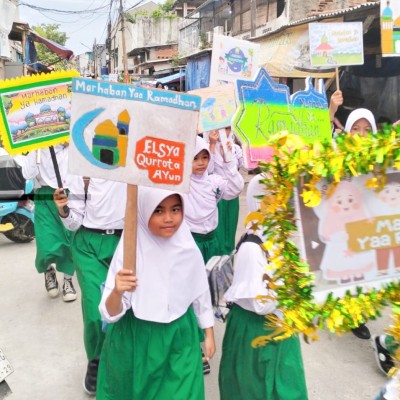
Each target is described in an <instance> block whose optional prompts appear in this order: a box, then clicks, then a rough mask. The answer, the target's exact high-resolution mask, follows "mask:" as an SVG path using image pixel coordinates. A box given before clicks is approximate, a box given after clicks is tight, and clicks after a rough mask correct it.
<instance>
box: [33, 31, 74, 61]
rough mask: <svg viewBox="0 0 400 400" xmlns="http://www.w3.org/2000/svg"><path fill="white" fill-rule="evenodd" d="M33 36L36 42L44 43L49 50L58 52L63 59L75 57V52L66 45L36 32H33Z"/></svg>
mask: <svg viewBox="0 0 400 400" xmlns="http://www.w3.org/2000/svg"><path fill="white" fill-rule="evenodd" d="M31 36H32V39H33V40H34V41H35V42H39V43H43V44H44V45H45V46H46V47H47V48H48V49H49V50H51V51H52V52H54V53H56V54H57V55H58V56H59V57H60V58H61V59H62V60H71V59H72V58H73V57H74V52H73V51H72V50H69V49H67V48H66V47H64V46H61V44H58V43H56V42H53V41H52V40H50V39H47V38H44V37H42V36H39V35H38V34H37V33H36V32H31Z"/></svg>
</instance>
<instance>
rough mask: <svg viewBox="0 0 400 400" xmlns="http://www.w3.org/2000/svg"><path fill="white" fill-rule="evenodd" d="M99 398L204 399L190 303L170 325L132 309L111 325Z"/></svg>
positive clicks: (125, 399)
mask: <svg viewBox="0 0 400 400" xmlns="http://www.w3.org/2000/svg"><path fill="white" fill-rule="evenodd" d="M96 399H97V400H202V399H204V378H203V366H202V361H201V350H200V346H199V337H198V329H197V322H196V317H195V315H194V312H193V310H192V308H189V310H188V311H187V312H186V313H185V314H184V315H183V316H182V317H180V318H178V319H177V320H175V321H173V322H170V323H168V324H161V323H157V322H150V321H144V320H140V319H138V318H136V317H135V316H134V315H133V313H132V311H129V312H127V313H126V314H125V315H124V316H123V317H122V318H121V320H119V321H118V322H116V323H114V324H109V325H108V326H107V333H106V341H105V342H104V346H103V351H102V354H101V358H100V365H99V372H98V381H97V397H96Z"/></svg>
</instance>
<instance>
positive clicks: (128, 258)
mask: <svg viewBox="0 0 400 400" xmlns="http://www.w3.org/2000/svg"><path fill="white" fill-rule="evenodd" d="M127 186H128V187H127V196H126V210H125V227H124V264H123V266H124V268H125V269H130V270H132V271H133V274H134V275H136V237H137V211H138V210H137V195H138V188H137V185H127Z"/></svg>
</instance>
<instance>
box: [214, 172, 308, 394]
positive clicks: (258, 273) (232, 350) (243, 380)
mask: <svg viewBox="0 0 400 400" xmlns="http://www.w3.org/2000/svg"><path fill="white" fill-rule="evenodd" d="M263 178H264V177H263V175H262V174H259V175H256V176H255V177H254V178H253V179H252V180H251V181H250V183H249V186H248V189H247V206H248V210H249V212H253V211H257V210H258V209H259V207H260V206H259V205H260V201H261V200H260V199H258V198H256V197H255V196H259V195H264V196H265V195H266V193H265V189H264V187H263V185H262V184H261V183H260V180H261V179H263ZM247 233H248V234H252V235H253V236H254V235H257V236H258V237H259V242H261V243H262V242H264V240H265V239H264V237H263V227H262V226H257V228H255V227H254V226H252V227H251V228H249V229H248V232H247ZM267 264H268V260H267V256H266V253H265V251H264V250H263V249H262V248H261V246H260V244H258V243H256V242H255V241H251V242H250V241H244V242H243V243H242V244H241V245H240V247H239V249H238V252H237V254H236V260H235V273H234V278H233V282H232V286H231V287H230V288H229V290H228V291H227V292H226V293H225V299H226V301H228V302H231V303H233V306H232V309H231V310H230V312H229V314H228V318H227V323H226V329H225V335H224V339H223V343H222V357H221V364H220V370H219V388H220V395H221V400H242V399H254V400H257V399H260V400H261V399H262V400H276V399H279V400H307V398H308V396H307V388H306V382H305V377H304V368H303V359H302V356H301V349H300V342H299V338H298V337H297V336H292V337H290V338H288V339H285V340H282V341H277V342H274V341H271V342H269V343H268V344H267V345H266V346H263V347H258V348H253V347H252V346H251V342H252V341H253V340H254V339H255V338H257V337H258V336H266V335H269V334H273V331H274V328H265V322H266V320H265V315H267V314H275V316H276V317H278V318H280V317H281V315H282V314H281V312H280V311H279V310H278V308H277V307H278V303H277V301H276V300H273V299H270V300H267V301H265V302H262V301H260V300H257V299H256V297H257V296H259V295H265V296H270V297H276V294H275V292H273V291H272V290H271V289H269V288H267V286H266V282H267V281H268V280H269V279H270V278H271V277H272V276H273V271H270V270H267V269H266V266H267Z"/></svg>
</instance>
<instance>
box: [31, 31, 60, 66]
mask: <svg viewBox="0 0 400 400" xmlns="http://www.w3.org/2000/svg"><path fill="white" fill-rule="evenodd" d="M59 28H60V25H59V24H40V25H39V26H33V27H32V29H33V31H34V32H36V33H37V34H38V35H40V36H42V37H44V38H46V39H50V40H52V41H53V42H56V43H58V44H60V45H61V46H64V45H65V42H66V41H67V39H68V37H67V34H66V33H65V32H60V30H59ZM35 47H36V52H37V57H38V62H40V63H42V64H45V65H53V66H54V67H55V69H56V70H58V69H63V66H64V63H63V62H62V61H59V56H58V55H57V54H55V53H53V52H52V51H51V50H49V49H48V48H47V47H46V46H45V45H44V44H42V43H36V44H35Z"/></svg>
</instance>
